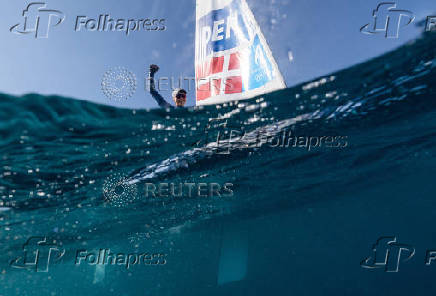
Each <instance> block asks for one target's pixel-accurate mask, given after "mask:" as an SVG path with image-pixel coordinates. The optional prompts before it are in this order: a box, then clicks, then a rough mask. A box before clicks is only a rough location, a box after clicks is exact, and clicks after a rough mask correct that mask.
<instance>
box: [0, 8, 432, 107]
mask: <svg viewBox="0 0 436 296" xmlns="http://www.w3.org/2000/svg"><path fill="white" fill-rule="evenodd" d="M203 1H205V0H203ZM31 2H32V1H21V0H13V1H12V0H7V1H5V2H3V3H6V5H4V6H3V8H2V11H1V12H0V14H1V17H0V38H1V41H2V42H1V45H0V48H1V55H0V92H2V93H8V94H16V95H21V94H26V93H30V92H32V93H40V94H47V95H49V94H56V95H62V96H67V97H73V98H78V99H84V100H89V101H93V102H97V103H101V104H109V105H114V106H120V107H127V108H153V107H156V106H157V105H156V103H155V102H154V100H153V99H152V98H151V96H150V95H149V94H147V93H146V92H145V91H144V78H145V69H146V68H148V65H149V64H151V63H156V64H158V65H159V66H160V67H161V71H160V72H159V75H162V76H169V77H174V78H175V79H176V81H177V78H179V77H193V76H194V45H195V44H194V37H195V0H177V1H176V0H125V1H119V0H117V1H116V0H93V1H85V0H76V1H72V0H69V1H66V0H48V1H44V0H43V1H41V2H46V4H47V9H54V10H58V11H61V12H63V13H64V15H65V20H64V21H63V23H61V24H60V25H58V26H56V27H52V28H51V29H50V32H49V36H48V38H47V39H35V38H34V37H33V36H31V35H30V34H29V35H19V34H14V33H11V32H10V31H9V29H10V28H11V27H12V26H13V25H15V24H18V23H21V22H22V21H23V17H22V12H23V10H24V9H25V7H26V6H27V5H28V4H29V3H31ZM247 3H248V4H249V6H250V7H251V9H252V11H253V13H254V15H255V17H256V19H257V21H258V23H259V24H260V26H261V28H262V30H263V33H264V35H265V37H266V39H267V41H268V43H269V45H270V47H271V49H272V52H273V54H274V56H275V58H276V61H277V63H278V65H279V68H280V70H281V72H282V74H283V77H284V79H285V81H286V83H287V85H288V86H293V85H295V84H297V83H300V82H303V81H307V80H309V79H313V78H315V77H318V76H322V75H326V74H328V73H331V72H333V71H336V70H339V69H342V68H345V67H348V66H350V65H353V64H356V63H360V62H363V61H365V60H367V59H369V58H371V57H374V56H378V55H380V54H382V53H384V52H386V51H389V50H392V49H394V48H395V47H398V46H400V45H401V44H404V43H405V42H407V41H409V40H411V39H413V38H415V37H416V36H417V35H418V34H420V33H421V32H422V30H423V29H422V28H418V27H416V26H415V25H414V24H412V25H409V26H406V27H403V28H401V31H400V34H399V38H398V39H386V38H384V36H383V35H382V34H378V35H365V34H362V33H360V32H359V29H360V28H361V27H362V26H363V25H365V24H367V23H369V22H370V21H371V20H372V11H373V10H374V9H375V8H376V7H377V5H378V3H379V1H372V0H370V1H368V0H327V1H319V0H317V1H315V0H255V1H254V0H247ZM395 3H396V4H397V8H398V9H404V10H409V11H412V12H413V13H414V14H415V16H416V19H417V20H420V19H423V18H425V17H426V16H427V15H434V12H435V11H436V3H434V2H433V3H432V2H431V1H428V0H413V1H412V0H407V1H405V0H401V1H395ZM100 14H109V15H110V16H111V17H112V18H114V19H120V18H123V19H145V18H151V19H155V18H156V19H165V20H166V21H165V26H166V30H164V31H139V32H132V33H131V34H129V36H126V34H125V33H124V32H98V31H84V30H82V31H80V32H75V31H74V27H75V23H76V17H77V16H86V17H88V18H94V19H98V16H99V15H100ZM415 23H416V21H415ZM289 52H292V56H293V60H292V61H291V60H290V59H289ZM117 66H122V67H124V68H126V69H128V70H129V71H131V72H132V73H134V74H135V75H136V78H137V89H136V92H135V93H134V95H133V96H132V97H131V98H129V99H128V100H127V101H124V102H116V101H111V100H109V99H108V98H107V97H106V96H105V95H104V94H103V92H102V91H101V80H102V77H103V74H104V73H105V72H106V71H107V70H109V69H111V68H113V67H117ZM185 87H186V85H185ZM192 87H193V85H192ZM170 93H171V92H170V90H169V87H168V90H167V91H162V95H164V97H166V98H167V99H168V100H169V99H170ZM194 104H195V98H194V92H193V91H192V92H191V93H190V94H188V105H194Z"/></svg>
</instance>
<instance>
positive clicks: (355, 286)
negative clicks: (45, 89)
mask: <svg viewBox="0 0 436 296" xmlns="http://www.w3.org/2000/svg"><path fill="white" fill-rule="evenodd" d="M0 143H1V144H0V295H38V296H39V295H43V296H46V295H435V293H436V282H435V278H436V263H435V262H433V264H426V263H428V260H427V259H428V256H427V255H428V251H429V250H436V228H435V225H436V224H435V223H436V193H435V189H436V185H435V184H436V177H435V176H436V34H434V33H426V34H424V35H422V36H421V37H420V38H418V39H417V40H414V41H411V42H409V43H408V44H406V45H404V46H402V47H400V48H398V49H397V50H395V51H393V52H390V53H387V54H385V55H383V56H380V57H377V58H375V59H373V60H370V61H367V62H365V63H362V64H358V65H355V66H353V67H351V68H348V69H345V70H342V71H339V72H336V73H331V74H328V75H326V76H324V77H320V78H318V79H316V80H314V81H310V82H307V83H303V84H301V85H297V86H295V87H292V88H288V89H285V90H282V91H278V92H274V93H270V94H266V95H263V96H260V97H257V98H254V99H252V100H247V101H240V102H232V103H229V104H224V105H217V106H205V107H197V108H193V107H192V108H186V109H175V110H161V109H154V110H128V109H117V108H113V107H108V106H102V105H96V104H93V103H90V102H87V101H81V100H74V99H69V98H63V97H56V96H50V97H46V96H41V95H37V94H29V95H26V96H23V97H13V96H9V95H6V94H1V95H0ZM162 183H165V184H169V185H168V186H169V187H170V188H171V186H173V187H172V188H173V189H174V188H179V187H177V186H179V185H180V184H182V186H186V184H188V183H189V184H194V185H193V186H197V187H195V188H196V189H194V191H195V192H197V189H198V184H203V185H201V186H206V187H203V188H210V187H208V186H210V184H211V183H214V184H218V186H221V187H220V188H222V187H223V186H224V185H225V184H227V185H228V187H229V188H230V190H229V191H227V194H209V193H210V192H209V191H207V190H206V191H207V192H208V193H207V194H205V195H206V196H205V195H204V194H203V195H202V194H196V193H195V192H194V194H187V192H186V187H184V188H185V191H183V192H182V194H168V193H167V194H160V195H158V196H151V195H150V194H149V193H150V192H148V189H149V188H150V187H149V186H152V185H154V186H159V185H160V184H162ZM204 184H205V185H204ZM166 192H168V191H166ZM174 192H175V190H173V193H174ZM212 193H213V192H212ZM382 237H389V238H390V239H389V241H390V243H389V244H388V245H382V243H380V244H379V245H376V243H377V240H379V238H382ZM384 247H385V249H383V248H384ZM386 247H387V248H388V249H389V250H390V251H389V252H387V253H386ZM390 247H391V248H390ZM395 248H397V249H395ZM399 249H402V250H403V253H400V255H399V259H398V260H397V261H395V260H394V259H395V258H394V259H392V258H393V257H392V258H390V259H389V260H393V261H392V262H394V263H392V262H391V261H390V262H388V264H386V262H384V261H383V260H380V258H379V257H377V260H378V261H377V262H373V263H374V264H372V265H371V257H373V256H374V254H375V253H374V252H375V250H378V252H379V253H378V254H377V256H381V257H383V256H384V255H385V254H388V255H389V256H395V254H396V253H395V251H394V250H397V251H398V250H399ZM412 250H413V252H412ZM104 252H106V253H107V252H110V253H112V254H116V255H117V256H118V255H120V256H119V257H117V258H116V260H115V259H114V262H115V263H114V264H109V261H107V262H106V263H107V264H105V262H102V261H100V260H103V259H98V257H99V255H98V254H100V253H101V254H104ZM138 254H143V256H142V258H140V257H135V256H138ZM129 255H131V256H130V257H128V256H129ZM101 256H103V255H101ZM114 256H115V255H114ZM126 257H127V258H128V260H131V261H130V262H131V264H130V265H129V266H127V264H126V262H125V259H126ZM368 258H369V261H368V262H370V263H369V264H367V265H370V268H368V266H366V268H365V266H364V265H365V264H363V263H362V262H364V261H365V259H368ZM141 259H142V261H141ZM372 259H374V258H372ZM103 261H104V260H103ZM137 261H138V262H139V263H138V262H137ZM435 261H436V260H435ZM375 263H378V264H375ZM383 263H385V264H383ZM396 263H398V264H397V265H398V266H396ZM430 263H432V262H430ZM391 264H394V265H393V267H392V266H390V265H391ZM388 265H389V266H388ZM395 267H398V268H397V270H395ZM389 268H393V270H391V269H389Z"/></svg>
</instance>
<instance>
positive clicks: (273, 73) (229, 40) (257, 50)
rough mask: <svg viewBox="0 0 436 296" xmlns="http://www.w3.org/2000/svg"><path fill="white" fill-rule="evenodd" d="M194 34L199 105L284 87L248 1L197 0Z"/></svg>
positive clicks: (197, 102) (226, 100) (241, 98)
mask: <svg viewBox="0 0 436 296" xmlns="http://www.w3.org/2000/svg"><path fill="white" fill-rule="evenodd" d="M195 35H196V37H195V77H196V104H197V106H199V105H210V104H221V103H225V102H229V101H235V100H244V99H249V98H253V97H255V96H259V95H262V94H264V93H268V92H272V91H275V90H279V89H283V88H286V84H285V82H284V80H283V77H282V75H281V73H280V70H279V68H278V66H277V63H276V61H275V60H274V57H273V55H272V53H271V49H270V48H269V46H268V44H267V42H266V40H265V37H264V35H263V34H262V32H261V30H260V27H259V25H258V23H257V22H256V20H255V18H254V15H253V13H252V11H251V10H250V8H249V6H248V4H247V2H246V1H245V0H197V3H196V34H195Z"/></svg>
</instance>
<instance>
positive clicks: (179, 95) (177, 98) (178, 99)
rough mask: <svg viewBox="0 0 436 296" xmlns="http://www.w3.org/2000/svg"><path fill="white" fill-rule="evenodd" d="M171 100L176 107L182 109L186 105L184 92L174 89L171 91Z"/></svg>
mask: <svg viewBox="0 0 436 296" xmlns="http://www.w3.org/2000/svg"><path fill="white" fill-rule="evenodd" d="M173 100H174V103H175V104H176V106H177V107H183V106H185V104H186V90H184V89H181V88H176V89H175V90H174V91H173Z"/></svg>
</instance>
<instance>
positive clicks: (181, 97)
mask: <svg viewBox="0 0 436 296" xmlns="http://www.w3.org/2000/svg"><path fill="white" fill-rule="evenodd" d="M157 71H159V67H158V66H157V65H150V75H149V79H150V94H151V95H152V96H153V98H154V99H155V100H156V102H157V103H158V105H159V106H160V107H162V108H173V106H172V105H171V104H170V103H168V102H167V101H166V100H165V99H164V98H163V97H162V96H161V95H160V94H159V93H158V92H157V90H156V87H155V83H154V74H156V72H157ZM172 95H173V100H174V103H175V104H176V107H184V106H185V104H186V90H184V89H181V88H176V89H175V90H174V91H173V94H172Z"/></svg>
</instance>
